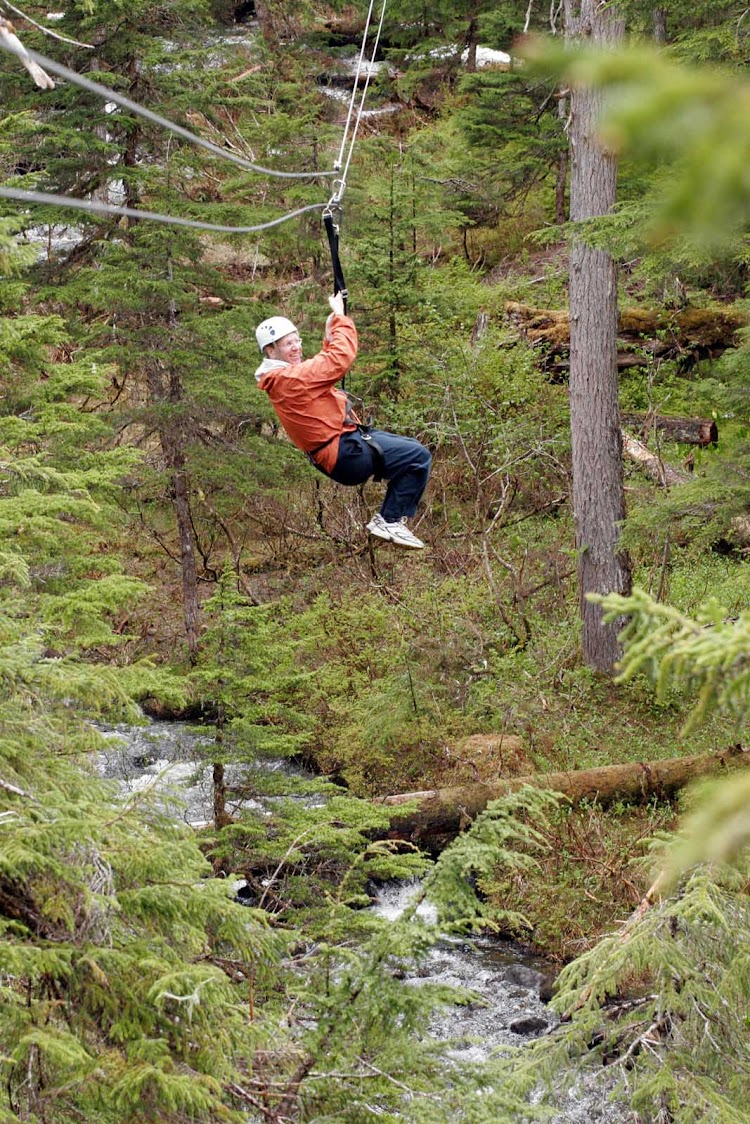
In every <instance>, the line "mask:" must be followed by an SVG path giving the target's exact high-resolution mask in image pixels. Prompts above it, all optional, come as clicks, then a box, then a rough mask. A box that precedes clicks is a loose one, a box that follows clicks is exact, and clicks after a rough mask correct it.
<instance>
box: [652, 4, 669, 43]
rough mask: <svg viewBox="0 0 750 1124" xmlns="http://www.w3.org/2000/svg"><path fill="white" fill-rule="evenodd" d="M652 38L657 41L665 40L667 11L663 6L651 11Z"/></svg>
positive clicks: (663, 41) (664, 41)
mask: <svg viewBox="0 0 750 1124" xmlns="http://www.w3.org/2000/svg"><path fill="white" fill-rule="evenodd" d="M653 28H654V39H655V40H656V42H657V43H659V44H661V43H666V41H667V12H666V9H665V8H654V13H653Z"/></svg>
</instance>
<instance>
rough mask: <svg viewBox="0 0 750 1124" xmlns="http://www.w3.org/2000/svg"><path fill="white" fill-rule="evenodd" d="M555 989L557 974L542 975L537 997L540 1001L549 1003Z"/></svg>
mask: <svg viewBox="0 0 750 1124" xmlns="http://www.w3.org/2000/svg"><path fill="white" fill-rule="evenodd" d="M556 991H557V976H542V979H541V982H540V984H539V998H540V1000H541V1001H542V1003H549V1002H551V1000H552V999H553V998H554V995H555V992H556Z"/></svg>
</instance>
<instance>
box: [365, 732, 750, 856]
mask: <svg viewBox="0 0 750 1124" xmlns="http://www.w3.org/2000/svg"><path fill="white" fill-rule="evenodd" d="M747 765H750V751H747V750H745V749H743V748H742V746H739V745H737V746H732V747H730V748H729V749H726V750H723V751H722V752H721V753H717V754H708V755H700V756H694V757H670V758H668V759H666V760H664V761H633V762H628V763H626V764H622V765H602V766H600V767H599V768H595V769H580V770H575V771H571V772H565V773H537V774H534V775H531V776H525V777H508V778H504V779H498V780H495V781H491V782H486V783H484V784H467V785H456V786H455V787H452V788H443V789H437V790H432V791H427V792H405V793H399V794H395V795H393V796H381V797H379V798H378V799H377V800H376V803H378V804H383V805H385V806H386V807H388V808H392V809H393V815H392V818H391V823H390V829H389V830H388V832H387V834H388V836H389V838H391V839H404V840H408V841H409V842H412V843H417V844H422V845H424V846H426V847H428V848H430V849H434V850H438V849H440V847H442V846H444V845H445V844H446V843H448V842H449V841H450V840H451V839H453V838H454V837H455V836H456V835H458V834H459V832H461V831H463V830H464V829H465V828H466V827H468V825H469V824H470V823H471V821H472V820H473V819H475V817H476V816H478V815H479V813H480V812H482V811H484V809H485V808H486V807H487V805H488V804H489V803H490V801H492V800H498V799H499V798H500V797H501V796H506V795H507V794H508V793H510V792H515V791H516V790H517V789H519V788H521V787H522V786H523V785H532V786H533V787H534V788H540V789H547V790H549V791H551V792H559V793H561V794H562V795H563V796H565V797H567V798H568V800H569V801H570V802H571V804H573V805H574V806H575V805H577V804H580V803H581V801H583V800H591V801H597V803H598V804H600V805H601V806H606V805H608V804H611V803H613V802H614V801H616V800H622V801H624V802H626V803H627V802H635V803H638V802H641V801H644V800H650V799H651V798H652V797H659V798H665V799H666V798H668V797H671V796H674V794H675V793H676V792H678V791H679V790H680V789H681V788H683V787H684V786H685V785H686V784H688V783H689V782H690V781H693V780H695V779H696V778H697V777H703V776H707V775H709V774H712V773H722V772H728V771H729V770H731V769H734V768H741V767H744V766H747ZM414 803H415V804H416V807H415V808H413V809H412V810H403V811H400V810H399V809H402V808H403V806H404V805H405V804H414Z"/></svg>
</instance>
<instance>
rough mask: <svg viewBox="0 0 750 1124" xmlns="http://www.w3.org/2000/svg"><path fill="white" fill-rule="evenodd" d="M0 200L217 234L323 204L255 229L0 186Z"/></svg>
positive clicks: (242, 229)
mask: <svg viewBox="0 0 750 1124" xmlns="http://www.w3.org/2000/svg"><path fill="white" fill-rule="evenodd" d="M0 198H3V199H20V200H21V202H24V203H49V204H51V205H53V206H55V207H72V208H73V209H74V210H77V211H90V212H93V213H94V214H103V215H125V216H127V217H128V218H134V219H149V220H150V221H151V222H161V223H168V224H169V225H171V226H189V227H191V228H192V229H193V230H214V231H217V232H218V233H220V234H254V233H255V232H256V231H259V230H269V229H270V228H271V227H272V226H278V225H279V224H280V223H282V222H287V221H288V220H289V219H296V218H297V217H298V215H304V214H307V212H308V211H322V210H323V209H324V208H325V206H326V204H325V203H311V204H310V205H309V206H307V207H300V208H299V210H297V211H290V212H289V213H288V214H286V215H281V216H280V217H279V218H277V219H271V220H270V222H262V223H259V224H258V225H257V226H222V225H221V224H219V223H213V222H200V221H199V220H198V219H183V218H178V217H176V216H175V215H162V214H160V213H159V212H158V211H139V210H136V209H135V207H119V206H116V205H115V204H114V203H98V202H96V201H95V200H91V199H76V198H74V197H73V196H72V195H51V194H48V193H47V192H46V191H23V190H21V188H15V187H0Z"/></svg>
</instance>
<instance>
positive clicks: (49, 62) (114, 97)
mask: <svg viewBox="0 0 750 1124" xmlns="http://www.w3.org/2000/svg"><path fill="white" fill-rule="evenodd" d="M0 47H2V48H4V50H6V51H9V52H10V53H11V54H14V55H18V57H19V58H21V57H22V56H21V54H20V52H19V51H18V50H17V49H16V48H14V47H13V46H12V45H11V44H9V43H7V42H5V40H3V39H0ZM26 54H27V55H28V57H29V58H30V59H31V60H32V61H33V62H35V63H37V64H38V65H39V66H41V67H42V69H43V70H48V71H51V72H52V74H56V75H57V76H58V78H65V79H66V80H67V81H68V82H72V83H74V85H76V86H80V87H81V89H83V90H88V91H89V92H90V93H92V94H98V96H99V97H101V98H105V99H106V100H107V101H113V102H115V104H116V105H120V106H122V108H123V109H129V110H130V112H131V113H135V114H136V116H138V117H143V118H145V119H146V120H147V121H153V122H154V124H156V125H160V126H161V127H162V128H163V129H168V130H169V131H170V132H172V133H175V134H176V135H177V136H179V137H184V138H185V140H188V141H190V142H191V143H192V144H197V145H199V146H200V147H201V148H205V149H207V150H208V151H209V152H212V153H213V154H214V156H220V157H222V158H223V159H224V160H229V161H231V162H232V163H233V164H238V165H239V166H240V167H241V168H245V169H246V170H248V171H251V172H259V173H260V174H262V175H264V176H276V177H278V178H279V179H316V178H317V177H319V176H335V175H336V172H335V170H332V171H325V172H281V171H278V170H277V169H275V168H264V167H263V166H262V165H261V164H253V163H252V162H251V161H250V160H245V158H244V157H242V156H237V155H235V153H233V152H231V151H230V150H228V149H225V148H221V147H220V146H219V145H218V144H214V143H213V141H209V140H204V139H203V137H199V136H197V135H196V134H195V133H191V132H190V130H189V129H186V128H184V127H183V126H182V125H177V124H175V122H174V121H170V120H169V118H168V117H162V116H161V115H160V114H159V113H154V112H153V110H151V109H146V107H145V106H143V105H139V104H138V102H137V101H133V100H132V98H128V97H126V96H125V95H124V94H118V93H117V91H116V90H110V89H109V87H108V86H102V85H101V84H100V83H99V82H94V81H92V80H91V79H90V78H85V77H84V76H83V75H82V74H77V73H76V71H75V70H69V69H68V67H67V66H63V65H62V63H59V62H55V61H54V59H48V58H46V57H45V56H44V55H39V54H37V52H36V51H30V50H28V49H27V50H26Z"/></svg>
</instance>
